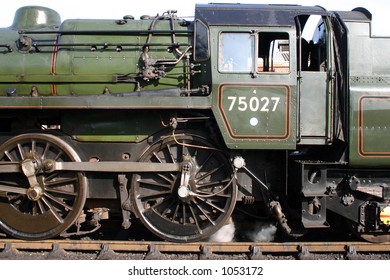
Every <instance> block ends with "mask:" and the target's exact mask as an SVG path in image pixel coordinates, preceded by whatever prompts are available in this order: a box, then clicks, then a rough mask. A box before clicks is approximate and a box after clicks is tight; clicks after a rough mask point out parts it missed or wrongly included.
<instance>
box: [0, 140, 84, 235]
mask: <svg viewBox="0 0 390 280" xmlns="http://www.w3.org/2000/svg"><path fill="white" fill-rule="evenodd" d="M0 154H3V155H4V156H3V158H2V159H1V162H3V163H6V162H10V161H11V162H20V161H23V160H37V159H40V160H37V164H38V165H42V164H43V162H44V160H45V159H52V160H53V161H56V162H76V161H77V162H80V161H81V160H80V158H79V156H78V155H77V153H76V151H75V150H74V149H73V148H72V147H71V146H70V145H69V144H68V143H67V142H65V141H64V140H62V139H61V138H60V137H57V136H54V135H51V134H47V133H26V134H21V135H18V136H15V137H13V138H10V139H8V140H7V141H5V142H4V143H3V144H1V146H0ZM40 168H42V167H41V166H40ZM36 183H37V185H36V186H34V188H30V187H29V184H28V179H27V178H26V176H25V175H24V174H23V173H22V172H20V173H15V174H14V173H13V174H9V173H7V174H6V173H4V174H1V173H0V195H1V196H2V201H3V205H2V207H1V208H0V219H1V221H2V222H1V223H0V229H2V230H3V231H5V232H6V233H8V234H9V235H10V236H13V237H16V238H22V239H26V240H41V239H47V238H53V237H56V236H58V235H60V234H61V233H62V232H64V231H65V230H66V229H68V228H69V227H70V226H72V225H73V224H74V222H75V221H76V220H77V219H78V217H79V216H80V213H81V211H82V210H83V208H84V202H85V200H86V196H87V180H86V178H85V176H84V174H83V173H81V172H77V171H68V172H55V173H53V174H50V175H48V176H47V177H46V178H45V175H44V174H43V173H38V174H37V175H36ZM22 186H25V187H22ZM27 194H28V195H27ZM3 197H4V198H5V199H3ZM7 204H8V205H7ZM30 218H31V220H29V219H30ZM30 221H31V222H30Z"/></svg>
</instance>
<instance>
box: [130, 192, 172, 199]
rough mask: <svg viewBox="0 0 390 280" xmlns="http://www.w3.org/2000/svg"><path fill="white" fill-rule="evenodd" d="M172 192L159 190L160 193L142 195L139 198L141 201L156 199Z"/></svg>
mask: <svg viewBox="0 0 390 280" xmlns="http://www.w3.org/2000/svg"><path fill="white" fill-rule="evenodd" d="M171 194H172V193H171V192H159V193H156V194H150V195H144V196H142V195H140V196H139V197H138V199H140V200H141V201H148V200H152V199H156V198H161V197H164V196H167V195H171Z"/></svg>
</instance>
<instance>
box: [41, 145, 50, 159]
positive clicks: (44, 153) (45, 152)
mask: <svg viewBox="0 0 390 280" xmlns="http://www.w3.org/2000/svg"><path fill="white" fill-rule="evenodd" d="M49 149H50V143H46V146H45V150H44V151H43V153H42V156H41V159H45V158H46V154H47V152H48V151H49Z"/></svg>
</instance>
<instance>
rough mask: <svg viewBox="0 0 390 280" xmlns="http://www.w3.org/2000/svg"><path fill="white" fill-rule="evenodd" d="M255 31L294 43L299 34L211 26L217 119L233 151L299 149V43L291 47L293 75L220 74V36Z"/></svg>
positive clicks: (284, 30) (287, 29) (274, 29)
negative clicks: (284, 36)
mask: <svg viewBox="0 0 390 280" xmlns="http://www.w3.org/2000/svg"><path fill="white" fill-rule="evenodd" d="M254 29H256V32H281V33H288V34H289V37H290V41H292V42H294V41H295V39H294V38H295V36H296V35H295V31H294V29H291V28H290V27H264V28H260V27H251V26H249V27H248V26H246V27H237V26H226V27H220V26H216V27H214V26H211V27H210V36H211V61H212V66H213V67H212V75H213V113H214V116H215V119H216V121H217V123H218V125H219V129H220V131H221V133H222V136H223V138H224V140H225V143H226V145H227V146H228V147H229V148H231V149H295V148H296V144H297V143H296V129H297V122H296V110H297V92H296V89H297V79H296V75H297V73H296V64H295V60H296V58H295V55H294V54H295V53H296V49H295V47H296V46H295V44H290V49H291V51H290V53H291V58H290V71H289V72H287V73H272V72H268V73H265V72H264V73H257V74H256V75H252V74H250V73H237V72H232V73H226V72H225V73H224V72H220V71H218V57H219V56H218V49H219V48H218V42H219V41H218V40H219V36H220V34H221V33H222V32H225V33H226V32H233V33H234V32H247V33H250V32H251V30H254ZM233 99H234V104H232V102H233ZM276 102H277V104H276ZM230 107H231V108H230Z"/></svg>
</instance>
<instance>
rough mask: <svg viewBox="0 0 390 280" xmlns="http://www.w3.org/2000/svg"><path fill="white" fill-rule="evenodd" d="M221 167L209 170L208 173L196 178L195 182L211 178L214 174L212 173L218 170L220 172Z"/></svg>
mask: <svg viewBox="0 0 390 280" xmlns="http://www.w3.org/2000/svg"><path fill="white" fill-rule="evenodd" d="M223 166H224V165H223V164H222V165H220V166H218V167H216V168H214V169H212V170H210V171H209V172H206V173H205V174H203V175H202V176H200V177H197V178H196V180H197V181H198V182H200V181H202V180H203V179H205V178H207V177H209V176H211V175H212V174H214V173H215V172H217V171H218V170H221V168H222V167H223Z"/></svg>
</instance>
